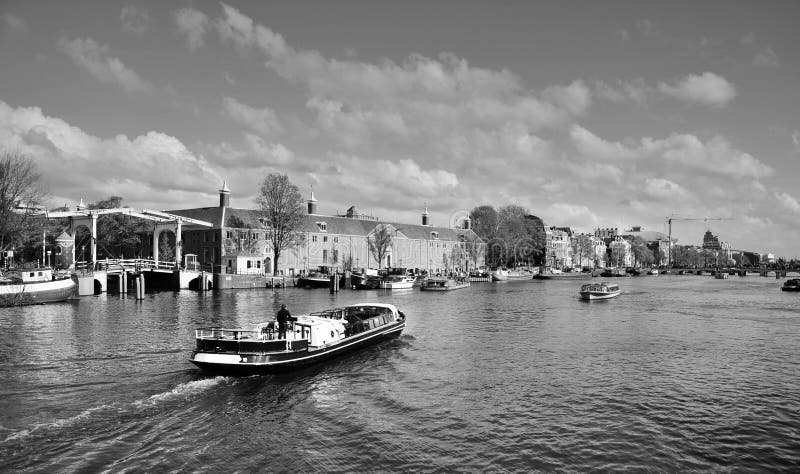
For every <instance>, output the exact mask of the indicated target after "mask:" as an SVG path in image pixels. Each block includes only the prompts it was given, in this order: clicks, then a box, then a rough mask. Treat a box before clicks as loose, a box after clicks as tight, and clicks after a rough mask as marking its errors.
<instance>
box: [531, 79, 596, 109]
mask: <svg viewBox="0 0 800 474" xmlns="http://www.w3.org/2000/svg"><path fill="white" fill-rule="evenodd" d="M543 95H544V97H545V98H546V99H547V100H548V101H549V102H550V103H552V104H556V105H559V106H561V107H563V108H565V109H566V110H569V111H570V112H571V113H572V114H573V115H583V114H584V113H585V112H586V109H588V108H589V106H590V105H591V103H592V93H591V91H590V90H589V88H588V87H586V85H585V84H584V83H583V81H573V82H572V84H570V85H568V86H551V87H548V88H547V89H545V90H544V93H543Z"/></svg>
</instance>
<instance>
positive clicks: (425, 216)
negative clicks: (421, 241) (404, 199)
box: [422, 206, 430, 225]
mask: <svg viewBox="0 0 800 474" xmlns="http://www.w3.org/2000/svg"><path fill="white" fill-rule="evenodd" d="M429 215H430V214H428V206H425V212H423V213H422V225H428V216H429Z"/></svg>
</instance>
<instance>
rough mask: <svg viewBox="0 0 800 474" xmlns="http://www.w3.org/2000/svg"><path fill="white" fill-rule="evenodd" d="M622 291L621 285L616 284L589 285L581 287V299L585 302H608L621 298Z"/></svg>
mask: <svg viewBox="0 0 800 474" xmlns="http://www.w3.org/2000/svg"><path fill="white" fill-rule="evenodd" d="M620 293H622V291H621V290H620V289H619V285H617V284H614V283H606V282H602V283H587V284H585V285H582V286H581V291H580V295H581V299H584V300H606V299H609V298H613V297H615V296H619V294H620Z"/></svg>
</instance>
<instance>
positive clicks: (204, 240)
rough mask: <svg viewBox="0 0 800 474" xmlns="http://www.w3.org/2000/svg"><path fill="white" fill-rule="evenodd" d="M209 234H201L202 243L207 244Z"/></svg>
mask: <svg viewBox="0 0 800 474" xmlns="http://www.w3.org/2000/svg"><path fill="white" fill-rule="evenodd" d="M209 232H210V231H207V232H203V242H208V233H209Z"/></svg>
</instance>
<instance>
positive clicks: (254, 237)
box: [252, 232, 261, 240]
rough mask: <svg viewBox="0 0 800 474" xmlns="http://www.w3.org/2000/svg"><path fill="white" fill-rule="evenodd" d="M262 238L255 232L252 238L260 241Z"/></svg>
mask: <svg viewBox="0 0 800 474" xmlns="http://www.w3.org/2000/svg"><path fill="white" fill-rule="evenodd" d="M260 238H261V236H260V235H259V234H258V232H253V237H252V239H253V240H258V239H260Z"/></svg>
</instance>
